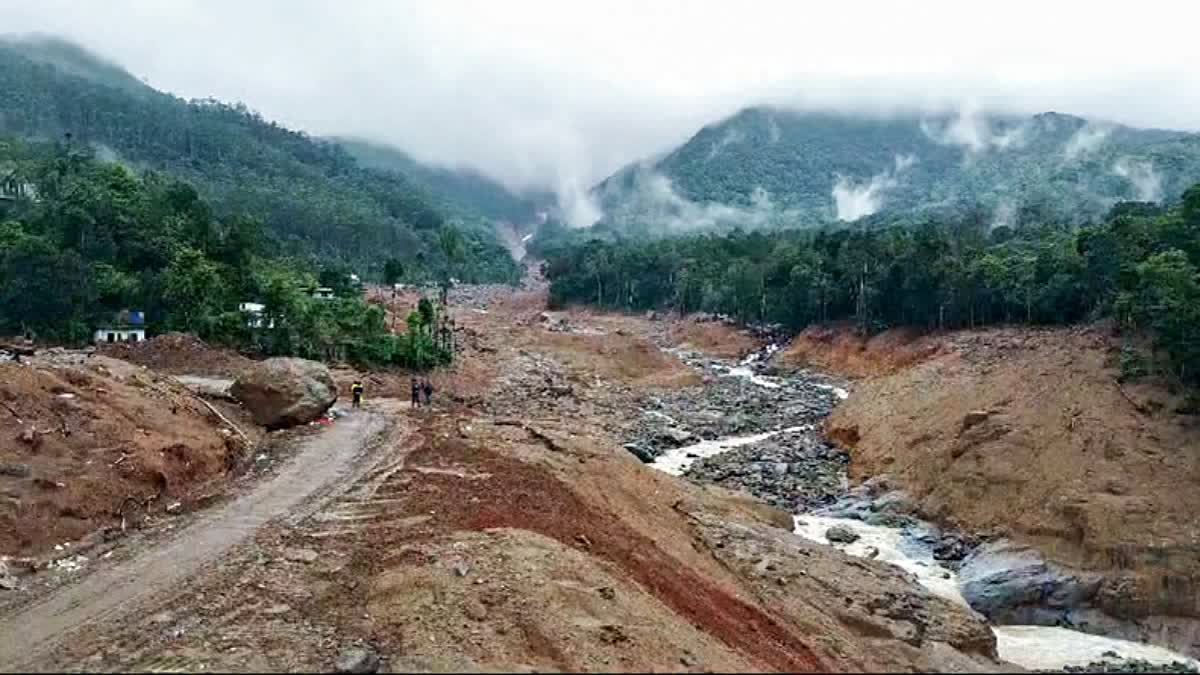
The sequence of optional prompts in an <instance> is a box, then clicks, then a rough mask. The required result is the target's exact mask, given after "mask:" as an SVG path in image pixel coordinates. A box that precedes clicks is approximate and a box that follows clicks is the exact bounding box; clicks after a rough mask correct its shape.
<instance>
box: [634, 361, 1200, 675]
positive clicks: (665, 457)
mask: <svg viewBox="0 0 1200 675" xmlns="http://www.w3.org/2000/svg"><path fill="white" fill-rule="evenodd" d="M672 351H673V353H675V354H676V355H677V356H679V357H680V358H681V359H683V360H684V361H685V362H686V363H688V364H689V365H691V366H692V367H694V368H697V369H698V370H700V371H701V372H702V373H703V375H704V381H703V384H702V385H700V386H699V387H693V388H688V389H685V390H681V391H679V392H676V393H674V395H672V396H671V397H669V398H653V399H648V400H647V406H646V410H645V412H644V414H643V417H642V419H640V420H638V421H637V422H636V423H634V424H633V425H632V429H633V434H634V438H633V440H632V441H630V443H629V444H627V446H626V447H627V449H629V450H630V451H631V452H633V453H634V454H635V455H637V456H638V457H639V458H641V459H642V460H643V461H646V462H649V463H650V464H651V465H652V466H654V467H655V468H657V469H660V470H663V471H666V472H668V473H672V474H675V475H683V476H685V477H687V478H689V479H692V480H695V481H698V482H707V483H715V484H718V485H721V486H723V487H727V488H731V489H737V490H743V491H746V492H749V493H751V494H754V495H756V496H758V497H760V498H762V499H764V500H765V501H767V502H769V503H771V504H772V505H774V506H777V507H780V508H784V509H787V510H789V511H791V512H792V513H795V514H798V515H797V519H796V533H797V534H799V535H801V536H804V537H806V538H808V539H810V540H812V541H815V542H818V543H821V544H826V545H831V546H835V547H837V548H840V549H842V550H843V551H845V552H846V553H848V554H850V555H854V556H859V557H867V558H874V559H877V560H880V561H882V562H886V563H889V564H892V565H895V566H896V567H899V568H901V569H903V570H905V571H906V572H908V573H909V574H910V575H912V577H913V578H914V580H916V581H917V582H918V583H920V584H921V585H922V586H924V587H926V588H927V589H929V590H930V591H931V592H932V593H934V594H936V595H939V596H941V597H944V598H947V599H949V600H951V601H953V602H956V603H958V604H961V605H965V606H968V607H972V608H973V609H975V610H977V611H982V612H983V613H984V614H985V615H986V616H989V617H991V618H993V619H994V620H998V621H999V622H1000V623H1002V624H1005V625H996V626H994V632H995V634H996V637H997V645H998V648H999V652H1000V656H1001V658H1003V659H1005V660H1008V661H1010V662H1013V663H1016V664H1018V665H1020V666H1022V667H1025V668H1029V669H1033V670H1060V669H1072V670H1078V669H1084V670H1088V671H1105V670H1108V671H1111V670H1113V669H1118V670H1119V669H1133V670H1144V669H1145V668H1147V667H1154V668H1162V669H1170V670H1174V671H1177V672H1178V671H1183V672H1195V669H1196V668H1197V666H1198V665H1200V664H1198V663H1197V662H1196V661H1195V660H1192V659H1189V658H1187V657H1185V656H1183V655H1181V654H1178V653H1175V652H1172V651H1170V650H1168V649H1165V648H1162V647H1157V646H1152V645H1148V644H1143V643H1139V642H1132V641H1127V640H1121V639H1117V638H1115V637H1105V636H1103V635H1095V634H1089V633H1085V632H1081V631H1078V630H1070V629H1068V628H1066V627H1063V626H1061V625H1053V624H1054V623H1062V622H1061V621H1058V620H1057V619H1058V617H1059V616H1062V613H1063V612H1064V611H1069V610H1070V609H1071V605H1072V603H1074V602H1077V601H1078V600H1079V599H1080V598H1083V597H1085V596H1086V592H1085V591H1086V587H1087V584H1088V583H1090V580H1089V579H1087V578H1086V577H1074V576H1071V575H1069V574H1067V573H1063V572H1062V571H1061V570H1056V569H1054V568H1053V567H1052V566H1049V565H1047V564H1046V563H1044V561H1041V559H1040V557H1038V556H1036V555H1035V554H1033V553H1032V552H1030V551H1028V550H1026V549H1021V548H1019V547H1014V546H1012V545H1011V544H1009V543H1008V542H1005V541H1003V540H997V539H995V538H994V537H992V536H990V533H957V532H943V531H941V530H939V529H938V528H936V527H934V526H932V525H930V524H929V523H926V522H923V521H921V520H920V519H918V518H917V517H916V516H915V510H916V509H915V506H914V505H913V503H912V500H911V499H909V498H908V496H907V495H906V494H905V493H903V492H901V491H898V490H893V489H889V488H890V486H889V485H888V484H887V479H886V477H879V478H878V479H877V480H874V481H868V482H867V484H864V485H861V486H858V487H855V488H853V489H852V488H851V487H850V486H849V482H848V480H847V466H848V457H847V455H846V454H845V453H844V452H842V451H840V450H838V449H836V448H834V447H832V446H831V445H830V444H828V443H826V442H825V441H824V439H823V438H821V437H820V435H819V433H818V432H817V431H816V429H817V426H818V425H819V423H820V421H821V420H822V419H823V418H824V417H825V416H826V415H828V413H829V412H830V411H831V410H832V408H833V406H834V405H836V403H837V402H838V401H839V400H841V399H844V398H845V397H846V396H847V395H848V392H847V390H846V388H845V384H844V383H842V382H839V381H836V380H834V379H832V378H829V377H827V376H824V375H822V374H819V373H812V372H808V371H800V372H797V373H792V374H789V375H787V376H778V375H775V376H772V375H767V374H765V373H763V372H762V371H763V368H762V365H763V363H764V362H765V361H766V360H767V358H766V357H769V355H770V352H769V351H764V352H760V353H758V354H755V355H752V356H751V357H749V358H747V359H745V360H743V361H741V362H739V363H734V362H730V361H723V360H721V359H713V358H709V357H704V356H700V355H698V354H696V353H693V352H688V351H684V350H678V349H677V350H672ZM989 540H990V541H989ZM1031 589H1043V590H1044V591H1045V597H1044V598H1041V597H1039V598H1032V599H1031V598H1029V597H1025V596H1027V595H1028V593H1027V591H1029V590H1031ZM1042 601H1044V604H1045V605H1046V607H1045V609H1044V612H1043V611H1042V610H1041V609H1040V608H1039V607H1038V605H1039V603H1041V602H1042ZM1017 608H1019V611H1009V610H1013V609H1017ZM1005 617H1007V618H1008V619H1009V620H1010V621H1011V619H1012V618H1014V617H1017V618H1024V617H1032V618H1033V619H1034V622H1035V623H1036V624H1039V625H1020V624H1016V625H1013V624H1011V623H1010V622H1006V621H1005ZM1044 624H1049V625H1044ZM1081 627H1084V628H1087V627H1088V626H1081ZM1091 628H1092V631H1093V632H1096V633H1099V632H1105V631H1104V628H1103V627H1101V626H1092V627H1091Z"/></svg>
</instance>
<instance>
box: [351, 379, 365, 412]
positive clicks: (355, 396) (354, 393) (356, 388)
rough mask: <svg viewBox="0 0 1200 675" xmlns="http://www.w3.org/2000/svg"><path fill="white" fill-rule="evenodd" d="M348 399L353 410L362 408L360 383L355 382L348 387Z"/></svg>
mask: <svg viewBox="0 0 1200 675" xmlns="http://www.w3.org/2000/svg"><path fill="white" fill-rule="evenodd" d="M350 397H351V399H352V400H353V406H354V407H355V408H361V407H362V397H363V385H362V381H360V380H355V381H354V384H352V385H350Z"/></svg>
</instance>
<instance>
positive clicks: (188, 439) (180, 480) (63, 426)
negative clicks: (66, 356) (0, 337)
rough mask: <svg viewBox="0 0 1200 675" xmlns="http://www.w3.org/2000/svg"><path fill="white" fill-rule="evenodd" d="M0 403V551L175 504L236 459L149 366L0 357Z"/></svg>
mask: <svg viewBox="0 0 1200 675" xmlns="http://www.w3.org/2000/svg"><path fill="white" fill-rule="evenodd" d="M99 358H102V357H98V359H99ZM116 363H119V362H116ZM0 403H3V409H0V463H4V464H6V465H9V466H11V467H14V469H13V470H11V471H9V472H6V475H0V486H2V487H3V495H4V501H3V502H2V503H0V553H5V554H9V555H16V556H27V555H32V554H37V553H41V552H44V551H46V550H47V549H50V548H52V547H53V546H54V545H55V544H59V543H62V542H67V541H71V540H74V539H78V538H79V537H81V536H83V535H85V534H89V533H91V532H93V531H95V530H96V529H97V528H101V527H108V526H114V525H118V524H119V523H120V522H121V516H122V515H123V514H124V515H125V516H127V519H128V520H129V522H130V523H134V522H135V521H136V520H137V517H138V516H141V515H144V514H145V513H146V511H147V510H150V511H161V510H162V509H164V508H165V507H166V506H167V505H168V504H170V503H171V502H174V501H180V502H183V504H184V505H186V504H187V503H188V502H190V501H191V500H194V499H197V498H199V497H201V496H203V495H205V494H206V493H207V492H208V491H210V490H213V489H217V488H216V487H215V486H213V485H212V483H213V482H214V481H216V480H218V479H219V478H221V477H222V476H224V475H225V474H226V473H228V472H230V471H232V470H234V469H235V468H237V466H238V464H239V463H240V462H241V461H243V459H244V458H245V453H246V448H245V444H244V443H243V441H242V440H241V439H240V438H239V437H238V436H237V435H236V434H234V433H232V432H230V431H229V430H227V429H226V430H225V431H222V428H223V425H222V423H221V422H220V421H219V420H217V419H216V418H215V416H214V415H213V414H212V413H211V411H209V410H208V409H207V408H206V407H205V406H204V405H203V404H202V403H201V402H200V401H198V400H196V399H195V398H194V397H192V396H190V395H189V394H188V393H187V392H186V390H184V389H183V388H182V387H180V386H179V385H177V384H174V383H173V382H171V381H169V380H166V379H160V378H157V377H155V376H154V375H152V374H147V373H142V372H135V373H132V374H130V375H129V376H128V377H117V376H114V375H110V374H109V371H108V369H107V368H105V367H104V366H103V365H101V364H99V363H93V364H92V365H91V366H90V367H78V368H76V367H56V368H42V367H35V366H30V365H19V364H0ZM215 405H222V404H220V403H217V404H215ZM223 411H224V413H225V414H226V416H227V417H232V418H234V419H240V418H239V411H238V409H237V408H236V407H233V406H227V407H224V410H223ZM240 426H242V427H243V428H244V429H248V430H250V431H251V432H253V429H252V425H249V424H245V423H243V424H241V425H240ZM22 473H24V474H25V475H20V474H22Z"/></svg>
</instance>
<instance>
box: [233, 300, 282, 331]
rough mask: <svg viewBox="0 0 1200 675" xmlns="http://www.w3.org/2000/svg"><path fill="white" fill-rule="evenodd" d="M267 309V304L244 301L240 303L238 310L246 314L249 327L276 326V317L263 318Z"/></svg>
mask: <svg viewBox="0 0 1200 675" xmlns="http://www.w3.org/2000/svg"><path fill="white" fill-rule="evenodd" d="M266 309H267V307H266V305H263V304H262V303H258V302H243V303H239V304H238V311H239V312H241V313H242V314H244V315H245V316H246V327H247V328H274V327H275V320H274V319H270V320H264V319H263V312H264V311H265V310H266Z"/></svg>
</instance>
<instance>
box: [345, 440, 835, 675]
mask: <svg viewBox="0 0 1200 675" xmlns="http://www.w3.org/2000/svg"><path fill="white" fill-rule="evenodd" d="M422 435H423V437H424V438H425V439H426V440H425V441H424V443H423V444H422V446H421V447H420V448H419V449H417V450H415V451H414V452H413V453H412V454H411V455H410V456H409V458H408V460H407V464H408V465H409V466H422V467H436V468H445V469H447V470H453V471H456V472H460V473H466V474H486V476H487V478H486V480H478V481H464V480H463V479H462V478H461V477H458V476H453V475H444V474H439V473H429V472H425V473H419V474H418V473H416V472H415V471H414V472H410V471H407V470H406V471H405V472H402V473H401V474H399V475H398V476H397V482H398V483H400V484H399V485H397V489H396V490H395V491H387V492H383V491H381V493H380V496H383V495H384V494H386V496H387V497H389V498H395V499H400V500H402V503H401V504H400V505H398V506H397V509H399V510H403V511H404V512H406V513H412V514H429V515H430V516H431V517H430V519H429V520H427V521H425V523H424V524H422V525H421V526H419V527H404V528H398V529H396V530H392V531H388V532H387V533H386V535H383V534H381V533H378V532H376V534H375V537H378V538H379V539H382V540H386V541H387V542H388V547H389V548H396V547H397V545H398V544H399V543H400V542H402V541H405V540H412V539H426V538H433V537H438V536H444V535H445V534H446V533H449V532H454V531H457V530H478V531H482V530H489V529H493V528H518V529H524V530H530V531H533V532H537V533H539V534H542V535H544V536H547V537H550V538H552V539H556V540H558V541H560V542H562V543H563V544H565V545H567V546H569V547H572V548H575V549H577V550H580V551H583V552H586V553H588V554H590V555H593V556H598V557H600V558H602V559H605V560H608V561H610V562H612V563H614V564H616V565H617V566H619V567H620V568H621V569H622V570H624V571H625V573H626V574H628V575H629V576H630V577H632V578H633V579H635V580H636V581H637V582H638V583H639V584H641V585H642V586H643V587H645V588H646V589H647V590H649V591H650V592H651V593H652V594H654V595H655V596H656V597H657V598H659V600H660V601H661V602H663V603H664V604H665V605H667V606H668V607H670V608H672V609H673V610H674V611H676V612H677V613H679V614H680V615H682V616H684V617H686V618H687V619H688V620H689V621H690V622H691V623H693V624H694V625H695V626H697V627H698V628H701V629H702V630H705V631H707V632H708V633H710V634H712V635H713V636H715V637H716V638H718V639H719V640H721V641H722V642H724V643H725V644H727V645H729V646H730V647H732V648H734V649H736V650H738V651H739V652H741V653H742V654H744V655H745V656H746V658H747V659H749V660H750V661H751V662H756V663H760V664H761V666H762V668H764V669H769V670H776V671H787V672H815V671H820V670H822V669H823V665H822V663H821V662H820V661H819V659H818V658H817V656H816V655H815V654H814V653H813V651H812V650H811V649H810V648H809V647H808V646H807V645H806V644H805V643H804V641H803V640H802V639H801V638H800V636H798V635H796V634H794V633H793V632H792V631H790V630H789V629H788V628H787V627H785V626H783V625H781V624H780V623H779V622H778V621H777V620H775V619H774V618H772V617H771V616H770V615H768V614H767V613H766V612H764V611H763V610H761V609H760V608H758V607H756V606H754V605H752V604H749V603H747V602H746V601H744V600H741V599H738V598H736V597H734V596H732V595H731V594H729V593H728V592H726V591H725V590H723V589H721V588H719V587H717V586H716V585H715V584H714V583H713V582H712V581H710V580H708V579H706V578H704V577H703V576H701V575H699V574H697V573H696V572H695V571H693V570H692V569H690V568H689V567H688V566H687V565H685V564H683V563H681V562H680V561H678V560H676V559H675V558H673V557H671V556H670V555H668V554H666V553H665V552H663V550H662V549H661V548H659V547H658V545H657V544H655V542H653V541H652V540H650V539H648V538H647V537H645V536H643V535H641V534H640V533H638V532H636V531H634V530H632V529H631V528H629V527H628V526H626V525H625V524H624V523H623V521H622V520H621V519H619V518H618V517H616V516H614V515H613V514H609V513H601V512H599V511H597V510H595V509H594V508H593V507H591V506H589V505H588V504H586V503H584V502H583V501H582V500H581V499H580V498H579V497H578V496H577V495H575V494H574V493H573V492H572V490H571V489H570V488H569V487H568V486H566V485H565V484H564V483H562V482H561V481H559V480H558V479H556V478H555V477H554V476H552V475H551V474H550V473H549V472H548V471H547V470H546V469H545V468H544V467H541V466H538V465H536V464H529V463H525V462H522V461H519V460H516V459H512V458H509V457H505V456H502V455H499V454H497V453H495V452H492V451H491V450H488V449H485V448H483V447H479V446H473V445H469V444H468V443H466V442H465V441H463V440H461V439H459V438H455V437H450V436H449V434H447V433H445V430H444V429H438V428H436V427H435V428H428V429H426V431H425V432H424V433H423V434H422ZM405 474H408V479H407V480H405ZM414 476H415V477H414ZM365 557H366V556H364V558H365ZM372 557H373V556H372ZM363 562H367V560H365V559H364V560H363ZM393 562H394V561H393ZM368 564H370V563H368Z"/></svg>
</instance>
